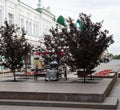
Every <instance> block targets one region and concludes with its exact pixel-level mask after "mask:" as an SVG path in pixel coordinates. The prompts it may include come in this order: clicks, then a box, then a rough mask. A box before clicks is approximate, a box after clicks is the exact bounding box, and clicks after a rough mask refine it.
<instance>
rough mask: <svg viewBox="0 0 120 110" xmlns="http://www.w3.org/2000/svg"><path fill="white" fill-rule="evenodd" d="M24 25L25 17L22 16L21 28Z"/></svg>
mask: <svg viewBox="0 0 120 110" xmlns="http://www.w3.org/2000/svg"><path fill="white" fill-rule="evenodd" d="M23 27H24V20H23V18H21V28H23Z"/></svg>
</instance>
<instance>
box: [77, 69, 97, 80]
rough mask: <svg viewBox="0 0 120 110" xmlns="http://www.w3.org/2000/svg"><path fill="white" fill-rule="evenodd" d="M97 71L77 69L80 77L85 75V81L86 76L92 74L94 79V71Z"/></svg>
mask: <svg viewBox="0 0 120 110" xmlns="http://www.w3.org/2000/svg"><path fill="white" fill-rule="evenodd" d="M93 72H95V71H80V70H78V71H77V76H78V77H84V82H86V80H85V78H86V76H88V75H89V76H90V78H91V80H92V73H93Z"/></svg>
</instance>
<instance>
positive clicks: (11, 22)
mask: <svg viewBox="0 0 120 110" xmlns="http://www.w3.org/2000/svg"><path fill="white" fill-rule="evenodd" d="M8 17H9V18H8V19H9V24H10V25H11V24H13V14H11V13H9V14H8Z"/></svg>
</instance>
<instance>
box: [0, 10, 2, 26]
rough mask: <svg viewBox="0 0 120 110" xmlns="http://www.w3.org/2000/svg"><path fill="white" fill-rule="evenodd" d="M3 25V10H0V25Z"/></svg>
mask: <svg viewBox="0 0 120 110" xmlns="http://www.w3.org/2000/svg"><path fill="white" fill-rule="evenodd" d="M1 25H2V10H0V26H1Z"/></svg>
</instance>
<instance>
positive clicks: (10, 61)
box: [0, 21, 31, 81]
mask: <svg viewBox="0 0 120 110" xmlns="http://www.w3.org/2000/svg"><path fill="white" fill-rule="evenodd" d="M30 51H31V46H30V44H29V43H28V42H27V41H26V39H25V32H24V30H23V29H22V30H21V31H20V28H18V27H15V26H14V25H11V26H10V25H9V24H8V22H7V21H5V26H2V27H1V28H0V52H1V55H3V56H4V57H5V62H4V66H6V67H8V68H10V69H11V70H12V71H13V75H14V81H15V80H16V77H15V69H18V68H21V67H22V66H23V59H24V57H25V56H26V55H27V54H28V53H29V52H30Z"/></svg>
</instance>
